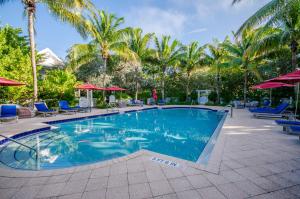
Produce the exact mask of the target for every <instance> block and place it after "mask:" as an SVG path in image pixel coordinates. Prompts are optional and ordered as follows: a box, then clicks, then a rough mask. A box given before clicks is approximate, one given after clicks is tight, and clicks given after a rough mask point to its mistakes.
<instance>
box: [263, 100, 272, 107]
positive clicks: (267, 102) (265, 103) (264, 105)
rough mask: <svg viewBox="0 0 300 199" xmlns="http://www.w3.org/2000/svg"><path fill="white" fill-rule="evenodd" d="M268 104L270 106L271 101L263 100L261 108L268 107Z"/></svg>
mask: <svg viewBox="0 0 300 199" xmlns="http://www.w3.org/2000/svg"><path fill="white" fill-rule="evenodd" d="M270 104H271V101H270V100H268V99H265V100H264V101H263V107H269V106H270Z"/></svg>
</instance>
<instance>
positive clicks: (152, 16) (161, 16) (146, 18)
mask: <svg viewBox="0 0 300 199" xmlns="http://www.w3.org/2000/svg"><path fill="white" fill-rule="evenodd" d="M126 15H127V16H125V18H126V21H127V23H129V25H131V26H133V27H140V28H142V29H143V31H144V32H147V33H152V32H154V33H156V34H157V35H159V36H160V35H171V36H173V35H177V34H180V33H181V32H183V31H184V25H185V22H186V20H187V17H186V16H185V15H184V14H182V13H180V12H178V11H175V10H164V9H161V8H157V7H133V8H131V9H130V11H129V12H127V14H126Z"/></svg>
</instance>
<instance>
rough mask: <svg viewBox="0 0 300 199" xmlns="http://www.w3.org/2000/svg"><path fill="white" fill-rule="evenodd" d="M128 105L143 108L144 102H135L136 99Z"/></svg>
mask: <svg viewBox="0 0 300 199" xmlns="http://www.w3.org/2000/svg"><path fill="white" fill-rule="evenodd" d="M128 105H129V106H143V105H144V102H143V101H142V100H134V99H132V100H130V101H129V102H128Z"/></svg>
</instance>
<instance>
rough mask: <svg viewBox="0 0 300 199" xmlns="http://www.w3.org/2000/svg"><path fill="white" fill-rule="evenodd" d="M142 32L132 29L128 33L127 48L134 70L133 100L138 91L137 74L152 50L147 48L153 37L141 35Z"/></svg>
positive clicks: (138, 29) (149, 34) (151, 35)
mask: <svg viewBox="0 0 300 199" xmlns="http://www.w3.org/2000/svg"><path fill="white" fill-rule="evenodd" d="M142 34H143V31H142V29H140V28H135V29H134V28H132V29H130V31H129V34H128V39H127V46H128V48H129V52H130V55H129V56H130V61H131V63H132V64H133V65H134V69H135V78H134V79H135V99H136V100H137V98H138V91H139V73H140V69H141V67H142V66H143V64H144V63H145V62H146V61H147V60H148V59H149V57H150V56H151V54H152V53H153V51H152V50H150V48H149V44H150V41H151V39H152V37H153V34H152V33H148V34H145V35H142Z"/></svg>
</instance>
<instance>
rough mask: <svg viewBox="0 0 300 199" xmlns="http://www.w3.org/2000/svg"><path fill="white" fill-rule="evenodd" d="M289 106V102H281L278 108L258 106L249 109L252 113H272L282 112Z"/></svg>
mask: <svg viewBox="0 0 300 199" xmlns="http://www.w3.org/2000/svg"><path fill="white" fill-rule="evenodd" d="M288 106H289V103H281V104H280V105H278V106H277V107H276V108H268V107H266V108H256V109H249V111H250V112H252V113H270V114H280V113H282V112H283V111H284V110H285V109H287V108H288Z"/></svg>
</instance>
